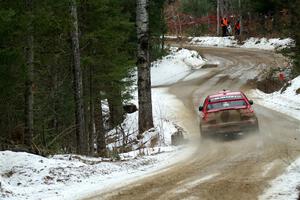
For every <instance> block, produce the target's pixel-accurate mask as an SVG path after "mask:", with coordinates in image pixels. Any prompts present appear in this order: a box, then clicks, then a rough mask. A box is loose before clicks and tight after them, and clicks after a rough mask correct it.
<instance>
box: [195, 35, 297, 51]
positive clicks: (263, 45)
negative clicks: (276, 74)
mask: <svg viewBox="0 0 300 200" xmlns="http://www.w3.org/2000/svg"><path fill="white" fill-rule="evenodd" d="M189 39H191V41H190V44H193V45H197V46H203V47H238V48H251V49H264V50H277V49H278V50H280V49H284V48H287V47H292V46H294V45H295V42H294V40H292V39H291V38H285V39H280V38H271V39H267V38H254V37H251V38H249V39H247V40H245V41H243V42H242V44H241V45H240V44H238V41H237V40H236V39H235V38H234V37H233V36H229V37H193V38H189Z"/></svg>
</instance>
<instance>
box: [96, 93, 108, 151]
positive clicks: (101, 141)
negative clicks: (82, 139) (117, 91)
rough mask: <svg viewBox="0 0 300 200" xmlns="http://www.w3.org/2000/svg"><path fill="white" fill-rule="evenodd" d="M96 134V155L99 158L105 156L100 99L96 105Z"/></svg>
mask: <svg viewBox="0 0 300 200" xmlns="http://www.w3.org/2000/svg"><path fill="white" fill-rule="evenodd" d="M96 116H97V117H96V119H98V120H97V122H96V123H95V124H96V134H97V153H98V155H99V156H106V142H105V132H104V127H103V115H102V104H101V98H99V101H97V104H96Z"/></svg>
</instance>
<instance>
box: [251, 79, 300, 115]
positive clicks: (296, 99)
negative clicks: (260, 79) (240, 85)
mask: <svg viewBox="0 0 300 200" xmlns="http://www.w3.org/2000/svg"><path fill="white" fill-rule="evenodd" d="M299 88H300V76H298V77H297V78H295V79H293V80H292V81H291V86H289V87H288V88H287V89H286V90H285V91H284V92H283V93H282V94H281V92H280V91H278V92H274V93H271V94H266V93H264V92H262V91H260V90H258V89H256V90H252V91H251V92H250V93H249V95H251V96H252V97H253V98H254V99H256V102H257V103H258V104H260V105H263V106H265V107H267V108H270V109H273V110H276V111H278V112H281V113H284V114H287V115H290V116H292V117H294V118H296V119H299V120H300V94H298V95H297V94H296V90H297V89H299Z"/></svg>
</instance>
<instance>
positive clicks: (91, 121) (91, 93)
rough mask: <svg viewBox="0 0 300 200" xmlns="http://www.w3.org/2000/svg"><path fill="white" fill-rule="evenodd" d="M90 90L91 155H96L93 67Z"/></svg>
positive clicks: (91, 69)
mask: <svg viewBox="0 0 300 200" xmlns="http://www.w3.org/2000/svg"><path fill="white" fill-rule="evenodd" d="M89 83H90V84H89V90H90V121H89V154H90V155H93V154H94V138H95V135H96V133H95V115H94V112H95V109H94V96H93V67H92V66H90V75H89Z"/></svg>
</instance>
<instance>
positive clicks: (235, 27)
mask: <svg viewBox="0 0 300 200" xmlns="http://www.w3.org/2000/svg"><path fill="white" fill-rule="evenodd" d="M240 31H241V25H240V21H239V20H237V22H236V23H235V25H234V33H235V35H240Z"/></svg>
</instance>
